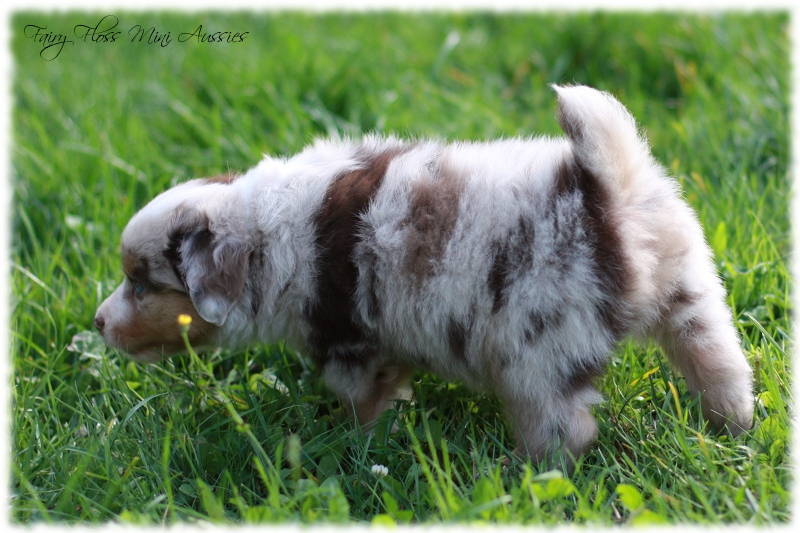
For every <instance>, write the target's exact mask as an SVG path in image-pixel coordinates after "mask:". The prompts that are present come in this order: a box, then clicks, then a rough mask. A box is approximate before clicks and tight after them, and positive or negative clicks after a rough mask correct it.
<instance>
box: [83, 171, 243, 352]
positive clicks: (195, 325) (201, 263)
mask: <svg viewBox="0 0 800 533" xmlns="http://www.w3.org/2000/svg"><path fill="white" fill-rule="evenodd" d="M229 189H230V186H229V185H227V184H226V183H225V182H223V181H219V180H195V181H190V182H187V183H185V184H182V185H179V186H177V187H174V188H172V189H170V190H168V191H166V192H165V193H162V194H161V195H159V196H158V197H156V198H155V199H154V200H153V201H152V202H150V203H149V204H148V205H147V206H145V207H144V208H143V209H142V210H141V211H139V212H138V213H137V214H136V215H135V216H134V217H133V218H132V219H131V220H130V222H129V223H128V225H127V227H126V228H125V231H124V232H123V233H122V244H121V251H122V270H123V272H124V274H125V279H124V280H123V282H122V284H121V285H120V286H119V287H117V289H116V290H115V291H114V292H113V293H112V294H111V296H109V297H108V298H107V299H106V300H105V301H104V302H103V303H102V305H100V307H99V309H98V310H97V314H96V316H95V320H94V323H95V326H96V327H97V329H98V330H99V331H100V333H101V334H102V335H103V339H104V340H105V341H106V343H107V344H109V345H111V346H113V347H115V348H118V349H120V350H122V351H124V352H126V353H127V354H128V355H129V356H130V357H131V358H132V359H134V360H136V361H139V362H148V363H149V362H155V361H158V360H159V359H161V358H162V357H164V356H168V355H173V354H175V353H177V352H180V351H183V350H184V349H185V345H184V342H183V338H182V337H181V330H180V326H179V325H178V322H177V319H178V315H181V314H185V315H189V316H191V317H192V324H191V326H190V328H189V341H190V342H191V343H192V345H193V346H196V347H206V346H213V345H214V344H215V341H216V338H217V336H218V333H219V329H220V327H222V326H223V325H224V324H225V321H226V319H227V318H228V314H229V313H230V312H231V310H232V309H233V308H234V306H235V305H236V303H237V302H238V300H239V299H240V297H241V295H242V292H243V290H244V287H245V280H246V278H247V266H248V261H249V258H250V255H251V254H252V251H253V247H252V245H251V244H250V243H249V240H248V239H247V237H246V232H241V231H239V230H240V229H241V228H240V227H239V224H237V216H239V217H241V210H239V209H237V207H236V205H235V203H236V202H235V197H234V195H232V194H231V193H230V192H229ZM231 204H233V205H231Z"/></svg>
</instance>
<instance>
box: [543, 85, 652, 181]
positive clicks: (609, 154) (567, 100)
mask: <svg viewBox="0 0 800 533" xmlns="http://www.w3.org/2000/svg"><path fill="white" fill-rule="evenodd" d="M552 87H553V89H554V90H555V91H556V93H558V122H559V124H561V129H563V130H564V133H566V134H567V137H568V138H569V140H570V141H571V145H572V152H573V155H574V157H575V160H576V161H577V162H578V163H579V164H580V165H582V166H583V167H584V168H586V169H587V170H589V171H590V172H592V173H593V174H594V175H596V176H598V177H600V178H601V179H603V180H604V181H605V182H607V183H608V184H609V185H611V186H612V187H613V188H614V189H616V190H617V192H618V193H624V192H630V191H631V190H632V189H634V188H635V186H636V180H637V179H638V178H639V177H640V176H643V175H644V173H643V172H642V171H643V170H644V169H645V168H647V166H649V164H650V162H651V157H650V147H649V146H648V144H647V140H646V139H645V138H644V137H642V136H640V135H639V132H638V130H637V127H636V121H635V120H634V118H633V116H632V115H631V114H630V112H628V110H627V109H626V108H625V106H623V105H622V104H621V103H620V102H619V101H618V100H617V99H616V98H614V97H613V96H611V95H610V94H608V93H605V92H601V91H598V90H596V89H592V88H591V87H586V86H583V85H575V86H570V87H561V86H557V85H552Z"/></svg>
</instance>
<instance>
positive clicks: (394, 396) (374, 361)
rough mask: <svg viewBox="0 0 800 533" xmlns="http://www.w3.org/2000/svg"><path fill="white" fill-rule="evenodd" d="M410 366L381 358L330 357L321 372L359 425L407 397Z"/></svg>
mask: <svg viewBox="0 0 800 533" xmlns="http://www.w3.org/2000/svg"><path fill="white" fill-rule="evenodd" d="M412 373H413V368H412V367H410V366H407V365H403V364H400V363H396V362H388V361H385V360H382V359H381V358H371V360H367V361H359V360H358V358H346V359H345V358H332V359H331V360H330V361H329V362H328V363H327V364H326V365H325V369H324V371H323V375H324V378H325V384H326V385H327V386H328V387H329V388H330V389H331V390H332V391H333V392H334V393H336V395H337V396H338V397H339V399H340V400H341V402H342V403H343V404H344V405H345V407H346V408H347V409H348V411H349V412H350V414H351V415H352V416H354V417H355V418H356V420H358V423H359V425H361V427H364V428H366V429H367V430H369V431H371V430H372V425H373V424H372V423H373V422H374V421H375V419H376V418H378V416H380V414H381V413H382V412H384V411H385V410H387V409H389V408H391V407H392V401H393V400H410V399H411V387H410V386H409V383H410V381H411V374H412Z"/></svg>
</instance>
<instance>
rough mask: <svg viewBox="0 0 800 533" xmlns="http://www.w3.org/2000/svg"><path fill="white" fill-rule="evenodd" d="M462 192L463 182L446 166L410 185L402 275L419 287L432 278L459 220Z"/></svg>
mask: <svg viewBox="0 0 800 533" xmlns="http://www.w3.org/2000/svg"><path fill="white" fill-rule="evenodd" d="M463 189H464V182H463V181H462V180H461V179H460V178H459V176H458V175H457V174H456V173H455V172H454V171H453V170H452V169H450V168H449V167H448V166H447V165H446V164H443V165H442V167H441V168H440V169H439V171H438V172H436V173H435V174H433V175H432V176H431V177H430V179H427V180H425V179H422V180H417V181H414V182H413V183H412V185H411V207H410V209H409V212H408V217H407V218H406V220H405V224H407V225H408V226H409V232H408V237H407V238H406V243H405V244H406V254H407V255H406V264H405V272H406V273H407V274H410V275H412V276H414V277H415V278H416V280H417V283H418V284H419V283H421V282H422V281H423V280H424V279H426V278H428V277H430V276H431V275H433V273H434V270H435V268H436V262H437V261H438V260H439V259H440V258H441V257H442V255H443V254H444V249H445V246H446V245H447V242H448V241H449V240H450V236H451V235H452V233H453V229H454V228H455V225H456V220H457V219H458V205H459V199H460V198H461V193H462V191H463Z"/></svg>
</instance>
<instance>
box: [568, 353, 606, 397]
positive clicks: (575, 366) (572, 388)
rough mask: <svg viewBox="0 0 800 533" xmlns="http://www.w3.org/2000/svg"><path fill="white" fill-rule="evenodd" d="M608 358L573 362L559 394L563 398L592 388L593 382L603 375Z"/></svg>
mask: <svg viewBox="0 0 800 533" xmlns="http://www.w3.org/2000/svg"><path fill="white" fill-rule="evenodd" d="M607 361H608V358H607V357H606V356H605V355H604V354H597V355H593V356H588V357H583V358H581V360H580V361H576V362H573V363H572V364H571V365H570V368H569V371H568V372H567V374H566V375H565V376H564V384H563V386H562V388H561V393H562V395H563V396H564V397H565V398H569V397H571V396H572V395H573V394H575V393H576V392H578V391H581V390H583V389H586V388H588V387H593V386H594V380H595V379H596V378H599V377H600V376H602V375H603V374H604V373H605V369H606V363H607Z"/></svg>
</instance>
